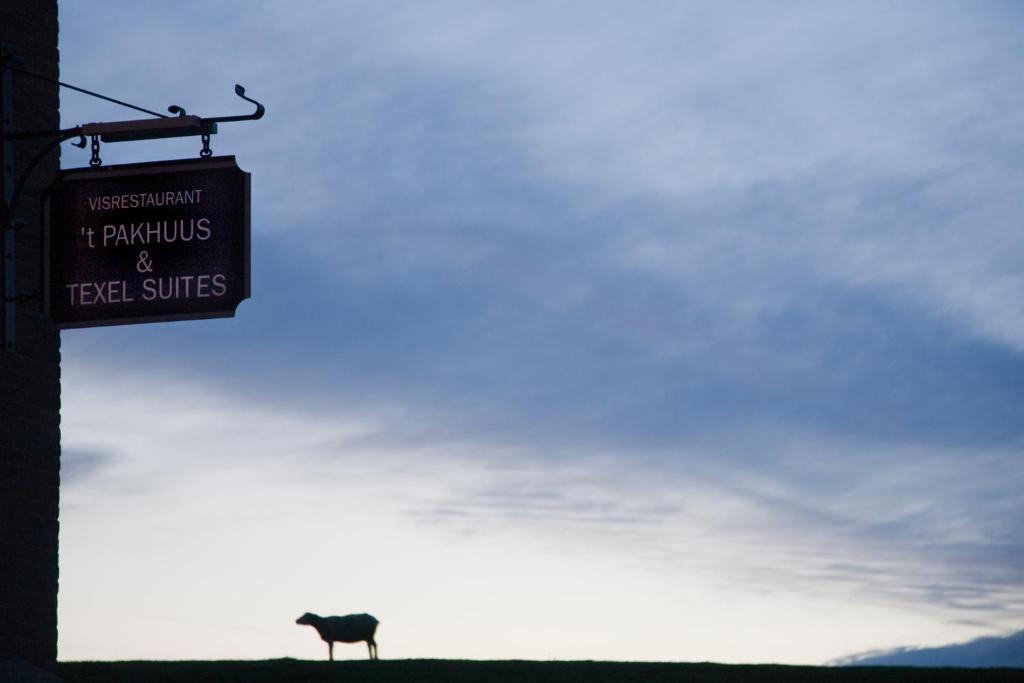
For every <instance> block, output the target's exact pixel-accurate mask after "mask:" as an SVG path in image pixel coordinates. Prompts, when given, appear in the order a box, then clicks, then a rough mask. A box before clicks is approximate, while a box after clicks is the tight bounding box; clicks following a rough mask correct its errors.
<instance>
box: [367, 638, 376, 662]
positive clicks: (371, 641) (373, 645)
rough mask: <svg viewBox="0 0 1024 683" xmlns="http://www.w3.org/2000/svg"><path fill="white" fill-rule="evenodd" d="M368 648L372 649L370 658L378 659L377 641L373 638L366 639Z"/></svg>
mask: <svg viewBox="0 0 1024 683" xmlns="http://www.w3.org/2000/svg"><path fill="white" fill-rule="evenodd" d="M366 649H367V650H369V651H370V659H377V642H376V641H375V640H374V639H373V638H370V639H369V640H367V641H366Z"/></svg>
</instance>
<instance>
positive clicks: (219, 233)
mask: <svg viewBox="0 0 1024 683" xmlns="http://www.w3.org/2000/svg"><path fill="white" fill-rule="evenodd" d="M45 210H46V215H45V226H46V227H45V236H44V239H45V245H44V252H45V253H46V262H45V270H46V272H45V274H44V280H43V281H44V286H45V288H46V291H45V293H44V297H45V302H46V309H47V312H48V313H49V314H50V317H52V318H53V321H54V322H55V323H56V325H57V327H59V328H68V327H92V326H96V325H121V324H127V323H144V322H158V321H165V320H194V319H199V318H219V317H226V316H232V315H234V313H235V308H236V307H237V306H238V304H239V303H241V302H242V300H243V299H247V298H248V297H249V174H248V173H246V172H245V171H243V170H241V169H240V168H238V165H237V164H236V163H235V158H234V157H211V158H209V159H182V160H179V161H161V162H155V163H146V164H125V165H120V166H103V167H100V168H96V169H92V168H80V169H70V170H66V171H61V173H60V176H59V177H58V179H57V182H56V183H55V184H54V185H53V187H52V188H51V189H50V192H49V196H48V199H47V202H46V209H45Z"/></svg>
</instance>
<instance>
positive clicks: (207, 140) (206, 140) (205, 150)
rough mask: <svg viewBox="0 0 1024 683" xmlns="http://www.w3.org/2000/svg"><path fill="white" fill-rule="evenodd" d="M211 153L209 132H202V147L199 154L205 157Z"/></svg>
mask: <svg viewBox="0 0 1024 683" xmlns="http://www.w3.org/2000/svg"><path fill="white" fill-rule="evenodd" d="M211 154H213V150H212V149H210V134H209V133H203V149H202V151H201V152H199V156H201V157H203V158H204V159H205V158H206V157H208V156H210V155H211Z"/></svg>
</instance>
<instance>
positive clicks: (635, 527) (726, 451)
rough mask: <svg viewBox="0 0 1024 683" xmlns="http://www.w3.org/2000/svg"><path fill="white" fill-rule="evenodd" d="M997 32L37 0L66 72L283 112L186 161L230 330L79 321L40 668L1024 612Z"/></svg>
mask: <svg viewBox="0 0 1024 683" xmlns="http://www.w3.org/2000/svg"><path fill="white" fill-rule="evenodd" d="M1022 19H1024V17H1022V10H1021V7H1020V6H1019V4H1017V3H1013V2H996V1H989V2H981V3H979V2H966V1H965V2H930V1H929V2H904V3H871V2H864V3H821V2H790V3H784V4H781V5H780V4H767V3H745V2H731V3H719V2H658V1H656V0H652V1H650V2H645V3H640V4H637V3H625V2H603V1H600V0H594V1H588V2H557V3H556V2H529V1H528V2H517V3H499V2H449V1H442V2H434V3H413V2H391V3H377V2H354V1H353V2H314V1H310V2H303V3H293V2H283V1H281V2H240V1H239V2H217V3H210V2H195V1H194V0H179V1H178V2H174V3H137V2H127V1H110V2H103V3H78V2H69V1H65V2H62V3H61V6H60V51H61V78H62V80H64V81H65V82H68V83H72V84H74V85H77V86H81V87H85V88H89V89H94V90H98V91H100V92H102V93H104V94H106V95H109V96H112V97H116V98H119V99H123V100H127V101H129V102H132V103H136V104H139V105H141V106H144V107H147V108H150V109H154V110H161V111H162V110H165V109H166V107H168V106H170V105H180V106H182V107H184V108H185V109H186V110H187V111H188V112H189V113H191V114H198V115H201V116H224V115H231V114H244V113H249V112H251V111H252V105H250V104H249V103H247V102H244V101H242V100H240V99H238V98H237V97H235V95H234V93H233V86H234V84H235V83H241V84H243V85H244V86H245V87H246V90H247V94H248V95H249V96H251V97H253V98H255V99H257V100H259V101H260V102H262V103H263V104H264V105H265V106H266V108H267V114H266V116H265V118H263V119H262V120H260V121H257V122H245V123H236V124H223V125H222V126H221V129H220V133H219V134H218V135H216V136H214V137H213V139H212V141H211V142H212V148H213V152H214V154H218V155H220V154H231V155H234V156H235V157H236V158H237V160H238V163H239V165H240V166H241V167H242V168H243V169H245V170H246V171H248V172H250V173H251V174H252V298H251V299H250V300H248V301H246V302H244V303H243V304H241V305H240V306H239V308H238V310H237V313H236V317H234V318H229V319H222V320H212V321H189V322H175V323H160V324H148V325H129V326H121V327H108V328H96V329H86V330H67V331H64V332H63V333H62V354H63V355H62V358H63V363H62V386H63V393H62V410H61V428H62V444H63V470H62V489H61V537H60V544H61V546H60V569H61V582H60V596H59V605H60V606H59V656H60V658H61V659H65V660H77V659H215V658H253V659H264V658H272V657H297V658H310V659H319V658H324V657H326V654H327V653H326V652H325V650H326V647H325V646H324V644H323V643H322V642H320V641H319V639H318V638H317V637H316V634H315V633H314V632H313V631H312V630H311V629H309V628H308V627H300V626H297V625H296V624H295V623H294V622H295V619H296V618H297V617H298V616H299V615H301V614H302V613H303V612H306V611H311V612H316V613H319V614H324V615H327V614H346V613H352V612H364V611H365V612H369V613H372V614H374V615H375V616H376V617H377V618H378V619H379V620H380V622H381V625H380V628H379V630H378V634H377V635H378V638H377V640H378V643H379V645H380V654H381V657H382V658H411V657H440V658H484V659H494V658H500V659H506V658H529V659H621V660H667V661H705V660H710V661H719V662H779V663H801V664H820V663H824V662H829V661H835V660H837V659H839V658H842V657H848V656H850V655H852V654H854V653H859V652H868V651H884V650H887V649H892V648H903V647H937V646H942V645H946V644H949V643H956V642H964V641H969V640H971V639H975V638H981V637H1003V636H1007V635H1009V634H1011V633H1014V632H1016V631H1019V630H1020V629H1022V628H1024V523H1022V522H1024V464H1022V459H1021V456H1022V455H1024V419H1022V418H1024V303H1022V302H1024V298H1022V297H1021V292H1022V291H1024V271H1022V268H1021V266H1022V263H1024V242H1022V241H1021V239H1020V235H1021V230H1020V225H1021V220H1022V218H1021V217H1022V216H1024V192H1021V174H1020V168H1021V165H1022V162H1024V115H1022V112H1024V87H1022V86H1024V75H1022V74H1024V49H1022V48H1024V21H1022ZM25 68H31V65H30V64H26V65H25ZM61 106H62V112H61V116H62V125H64V126H73V125H77V124H80V123H86V122H90V121H111V120H123V119H132V118H137V117H139V116H142V115H141V114H138V113H137V112H132V111H131V110H127V109H123V108H120V107H116V106H114V105H111V104H109V103H106V102H102V101H99V100H95V99H91V98H88V97H85V96H83V95H81V94H78V93H75V92H73V91H70V90H66V89H65V90H63V91H62V99H61ZM199 149H200V142H199V140H198V139H196V138H180V139H174V140H165V141H159V142H143V143H118V144H107V145H104V146H103V147H102V158H103V161H104V163H107V164H109V163H129V162H136V161H148V160H158V159H173V158H192V157H195V156H197V155H198V152H199ZM87 165H88V152H87V151H80V150H78V149H76V148H74V147H71V146H70V145H65V146H64V149H63V151H62V166H63V167H64V168H75V167H81V166H87ZM336 654H337V655H338V656H339V657H342V658H363V657H365V656H366V652H365V649H364V648H363V647H362V646H361V645H353V646H345V647H340V648H336Z"/></svg>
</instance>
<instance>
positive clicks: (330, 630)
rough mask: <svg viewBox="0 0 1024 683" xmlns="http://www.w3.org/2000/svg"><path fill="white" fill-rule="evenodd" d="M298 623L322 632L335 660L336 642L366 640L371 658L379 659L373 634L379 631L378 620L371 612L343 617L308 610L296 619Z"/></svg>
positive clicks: (329, 651)
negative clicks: (324, 615) (323, 614)
mask: <svg viewBox="0 0 1024 683" xmlns="http://www.w3.org/2000/svg"><path fill="white" fill-rule="evenodd" d="M295 623H296V624H301V625H302V626H312V627H313V628H315V629H316V632H317V633H319V634H320V639H321V640H323V641H324V642H325V643H327V654H328V656H330V658H331V661H332V662H333V661H334V643H336V642H338V643H358V642H359V641H361V640H365V641H366V647H367V648H368V649H369V650H370V659H377V641H375V640H374V639H373V634H374V633H376V632H377V624H379V623H380V622H379V621H377V619H376V618H375V617H372V616H370V615H369V614H346V615H345V616H343V617H321V616H319V615H316V614H313V613H312V612H306V613H305V614H303V615H302V616H301V617H299V618H298V619H296V620H295Z"/></svg>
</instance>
